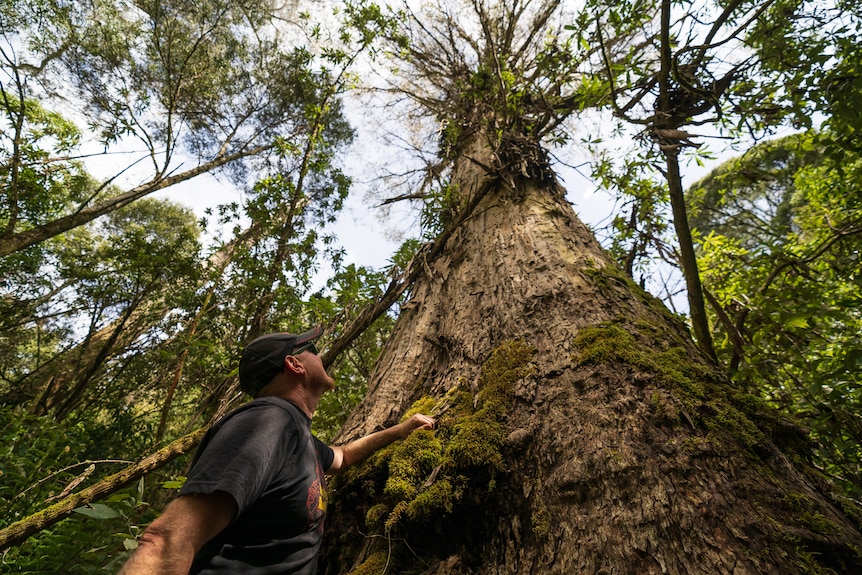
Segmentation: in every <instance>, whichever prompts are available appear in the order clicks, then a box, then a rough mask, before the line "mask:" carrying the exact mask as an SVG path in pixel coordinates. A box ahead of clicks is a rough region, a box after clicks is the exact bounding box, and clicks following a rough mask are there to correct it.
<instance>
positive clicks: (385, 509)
mask: <svg viewBox="0 0 862 575" xmlns="http://www.w3.org/2000/svg"><path fill="white" fill-rule="evenodd" d="M388 514H389V506H388V505H386V504H385V503H378V504H377V505H374V506H373V507H372V508H371V509H369V510H368V511H367V512H366V513H365V525H366V526H367V527H369V528H373V527H375V526H377V525H379V524H380V523H381V521H383V518H384V517H386V515H388Z"/></svg>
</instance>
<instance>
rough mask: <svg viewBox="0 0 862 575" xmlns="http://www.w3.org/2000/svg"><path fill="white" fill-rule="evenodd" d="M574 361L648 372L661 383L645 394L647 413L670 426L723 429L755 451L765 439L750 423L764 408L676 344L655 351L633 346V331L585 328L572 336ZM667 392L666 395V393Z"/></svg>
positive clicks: (715, 431) (714, 434) (713, 433)
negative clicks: (723, 382) (649, 410)
mask: <svg viewBox="0 0 862 575" xmlns="http://www.w3.org/2000/svg"><path fill="white" fill-rule="evenodd" d="M574 344H575V346H576V348H577V349H578V352H577V353H576V354H575V355H574V356H573V361H574V362H575V363H576V364H577V365H587V364H592V365H601V364H605V363H621V364H624V365H628V366H629V367H631V368H632V369H634V370H637V371H641V372H645V373H649V374H651V375H653V376H654V377H655V381H656V383H657V384H658V385H659V386H660V387H661V389H658V390H656V391H654V392H653V393H652V395H651V398H650V400H651V406H652V409H653V413H655V414H656V416H657V417H658V418H659V419H660V420H662V421H665V422H667V423H670V424H672V425H681V424H683V419H682V418H681V417H680V416H681V415H684V416H685V417H684V421H685V422H686V423H690V424H691V425H694V426H697V427H701V428H703V429H706V430H707V431H709V432H711V436H712V437H713V438H714V439H717V438H718V436H719V435H721V434H723V433H729V434H730V435H731V436H732V437H734V438H735V439H736V440H737V445H741V446H743V447H744V448H746V449H747V450H749V451H752V452H753V453H755V454H757V453H759V452H760V451H762V449H761V448H762V446H764V445H765V444H766V443H767V439H766V435H765V434H764V433H763V431H762V430H761V429H760V428H759V427H758V426H757V425H755V423H754V420H755V418H756V420H757V421H758V422H760V421H761V420H763V421H767V422H768V421H771V420H770V419H769V418H765V419H764V418H763V414H764V413H767V412H768V410H767V409H766V408H765V406H764V405H763V404H762V402H758V401H757V400H756V398H754V397H753V396H750V395H747V394H742V393H738V392H736V391H735V390H733V389H731V388H730V387H729V386H726V385H721V384H720V383H718V382H717V381H715V376H714V374H713V372H712V370H711V369H710V368H709V367H708V366H706V365H702V364H699V363H698V362H696V361H695V360H693V359H692V358H691V356H690V354H689V353H688V352H687V351H686V350H684V349H682V348H679V347H672V348H670V349H667V350H664V351H655V350H652V349H649V348H645V347H643V346H641V345H638V342H637V340H636V338H635V336H634V335H632V334H631V333H629V332H627V331H625V330H624V329H622V328H621V327H619V326H618V325H608V326H602V327H589V328H585V329H584V330H582V331H581V332H580V333H579V334H578V335H577V336H576V337H575V340H574ZM671 394H672V395H671Z"/></svg>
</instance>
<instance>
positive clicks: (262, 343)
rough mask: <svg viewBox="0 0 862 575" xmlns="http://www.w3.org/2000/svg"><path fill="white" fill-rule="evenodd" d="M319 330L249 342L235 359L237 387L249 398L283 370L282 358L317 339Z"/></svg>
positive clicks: (272, 335) (277, 334)
mask: <svg viewBox="0 0 862 575" xmlns="http://www.w3.org/2000/svg"><path fill="white" fill-rule="evenodd" d="M322 333H323V329H322V328H321V327H319V326H318V327H315V328H312V329H310V330H308V331H307V332H305V333H300V334H295V333H270V334H267V335H262V336H260V337H258V338H255V339H253V340H252V341H251V342H250V343H249V344H248V345H247V346H245V349H244V350H242V357H241V358H240V360H239V386H240V387H241V388H242V390H243V391H244V392H246V393H247V394H249V395H250V396H252V397H257V394H258V393H260V390H261V389H263V387H264V386H265V385H266V384H268V383H269V382H270V381H272V378H274V377H275V376H276V375H278V374H279V373H281V370H283V369H284V358H285V357H287V356H288V355H290V354H292V353H293V350H294V349H296V348H298V347H300V346H301V345H302V344H304V343H308V342H309V341H312V340H314V339H317V338H318V337H320V335H321V334H322Z"/></svg>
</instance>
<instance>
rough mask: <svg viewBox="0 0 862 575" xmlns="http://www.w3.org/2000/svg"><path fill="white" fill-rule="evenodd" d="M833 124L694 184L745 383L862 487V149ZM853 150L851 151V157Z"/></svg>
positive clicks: (853, 485)
mask: <svg viewBox="0 0 862 575" xmlns="http://www.w3.org/2000/svg"><path fill="white" fill-rule="evenodd" d="M833 145H835V142H834V140H832V136H831V134H829V133H826V134H821V135H812V134H807V135H801V136H792V137H788V138H784V139H782V140H778V141H775V142H767V143H764V144H761V145H760V146H757V147H755V148H753V149H752V150H750V151H749V152H748V153H746V154H745V155H743V156H741V157H739V158H737V159H734V160H731V161H728V162H726V163H725V164H723V165H722V166H721V167H720V168H718V169H716V170H715V171H714V172H713V173H712V174H710V176H708V177H707V178H706V179H704V180H703V181H701V182H699V183H698V184H696V185H695V186H693V187H692V189H691V190H690V191H689V193H688V202H689V206H690V207H691V213H692V223H693V225H694V227H695V228H696V229H697V231H698V232H699V242H698V243H699V258H700V263H701V269H702V272H703V279H704V285H705V286H706V289H707V290H709V291H710V292H711V294H712V296H713V299H714V302H715V307H714V309H715V310H716V311H717V312H718V313H719V314H720V315H719V316H718V317H714V320H715V321H714V325H715V330H716V342H717V347H718V350H719V354H720V356H721V358H722V359H723V360H724V361H726V362H727V364H728V365H731V366H732V367H733V368H734V370H735V377H736V379H737V380H738V382H739V384H740V385H744V386H750V387H751V388H752V389H754V390H758V391H759V392H760V393H762V394H764V395H765V396H766V397H767V398H769V399H770V400H771V401H772V402H774V403H775V404H776V405H778V406H779V407H781V408H782V409H783V410H784V411H785V412H788V413H791V414H795V415H797V416H798V417H799V418H801V420H802V422H803V423H804V424H805V425H806V426H808V427H809V428H810V430H811V434H812V437H813V438H814V439H816V440H817V442H818V445H819V451H818V455H819V464H820V465H822V466H823V467H824V469H826V470H827V471H828V472H829V473H830V474H832V475H834V476H835V477H837V478H838V480H839V481H841V482H842V483H843V484H844V486H845V487H846V488H847V489H848V491H850V492H851V493H852V494H854V495H855V496H858V495H859V494H860V493H862V467H860V465H862V459H860V458H862V420H860V417H859V413H862V403H860V402H862V379H860V374H862V369H860V367H862V337H860V334H862V315H860V313H859V310H860V306H862V296H860V294H862V289H860V288H862V256H860V254H862V158H860V157H859V156H858V155H851V154H850V152H849V151H847V152H846V153H845V155H844V161H843V162H841V163H840V164H837V163H835V160H834V159H832V158H831V157H830V156H829V155H827V154H825V153H824V149H825V148H827V147H828V146H833ZM848 160H849V161H848Z"/></svg>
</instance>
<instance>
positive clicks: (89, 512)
mask: <svg viewBox="0 0 862 575" xmlns="http://www.w3.org/2000/svg"><path fill="white" fill-rule="evenodd" d="M74 511H75V513H80V514H81V515H86V516H87V517H91V518H93V519H116V518H118V517H122V515H120V513H119V512H118V511H116V510H115V509H113V508H111V507H108V506H107V505H105V504H104V503H93V504H92V505H86V506H84V507H78V508H77V509H75V510H74Z"/></svg>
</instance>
